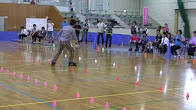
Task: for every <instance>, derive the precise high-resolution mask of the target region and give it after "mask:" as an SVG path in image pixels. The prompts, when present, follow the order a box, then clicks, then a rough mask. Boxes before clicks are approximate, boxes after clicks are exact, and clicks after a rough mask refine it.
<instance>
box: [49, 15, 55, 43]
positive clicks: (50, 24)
mask: <svg viewBox="0 0 196 110" xmlns="http://www.w3.org/2000/svg"><path fill="white" fill-rule="evenodd" d="M53 31H54V23H52V21H51V19H48V38H49V39H51V37H52V34H53ZM53 42H54V41H52V43H53ZM49 43H50V41H49Z"/></svg>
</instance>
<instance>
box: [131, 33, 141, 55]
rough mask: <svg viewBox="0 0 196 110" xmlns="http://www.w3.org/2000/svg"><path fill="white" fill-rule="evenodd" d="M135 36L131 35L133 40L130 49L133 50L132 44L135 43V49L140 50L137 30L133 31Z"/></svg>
mask: <svg viewBox="0 0 196 110" xmlns="http://www.w3.org/2000/svg"><path fill="white" fill-rule="evenodd" d="M132 33H133V36H132V37H131V40H130V49H129V51H132V45H135V46H136V48H135V51H139V47H138V41H139V39H138V37H137V33H136V31H133V32H132Z"/></svg>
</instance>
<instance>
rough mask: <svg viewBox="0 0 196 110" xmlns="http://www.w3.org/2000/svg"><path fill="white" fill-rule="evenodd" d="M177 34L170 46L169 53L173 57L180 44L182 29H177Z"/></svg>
mask: <svg viewBox="0 0 196 110" xmlns="http://www.w3.org/2000/svg"><path fill="white" fill-rule="evenodd" d="M176 34H177V35H176V36H175V38H174V45H173V46H172V47H171V53H172V55H173V56H174V57H176V56H177V55H178V54H177V52H176V50H178V49H180V48H181V46H182V30H178V31H177V33H176Z"/></svg>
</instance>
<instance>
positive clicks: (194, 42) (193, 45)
mask: <svg viewBox="0 0 196 110" xmlns="http://www.w3.org/2000/svg"><path fill="white" fill-rule="evenodd" d="M193 35H194V36H193V38H192V39H191V40H190V41H189V49H188V55H189V56H190V58H194V51H195V50H196V31H194V33H193Z"/></svg>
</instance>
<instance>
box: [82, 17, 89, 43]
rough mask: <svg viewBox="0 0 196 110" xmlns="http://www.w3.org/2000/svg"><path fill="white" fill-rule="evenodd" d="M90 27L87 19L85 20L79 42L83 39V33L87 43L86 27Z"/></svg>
mask: <svg viewBox="0 0 196 110" xmlns="http://www.w3.org/2000/svg"><path fill="white" fill-rule="evenodd" d="M89 28H90V25H89V24H88V20H87V19H86V20H85V24H84V25H83V31H82V38H81V42H82V40H83V37H84V35H85V34H86V44H87V40H88V29H89Z"/></svg>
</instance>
